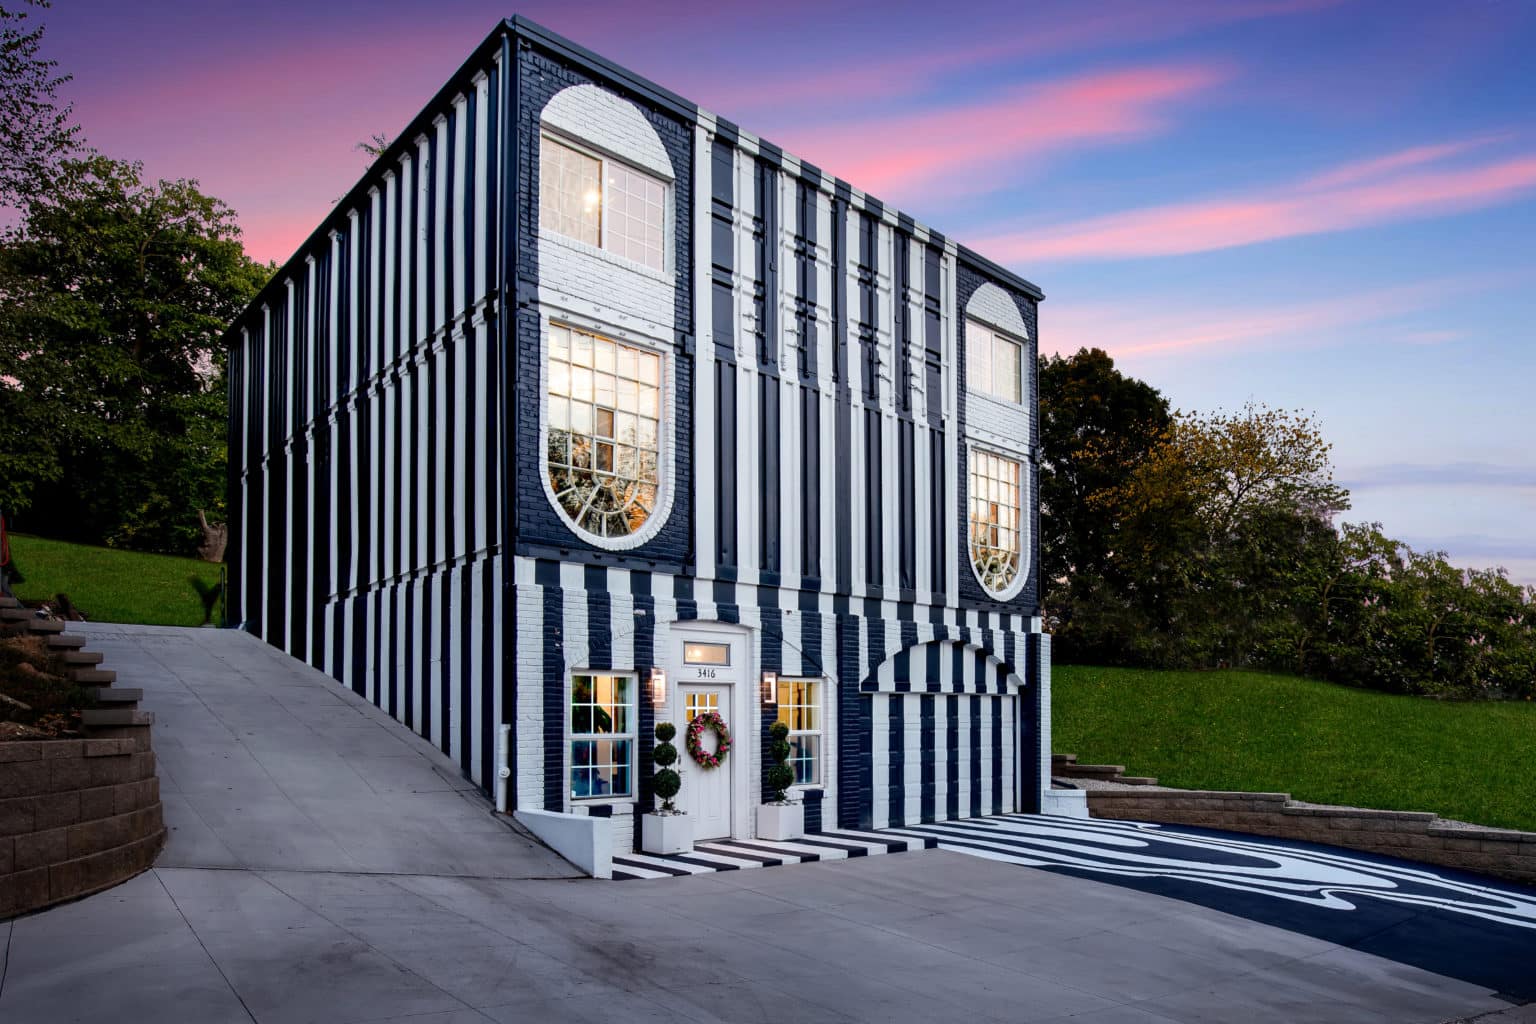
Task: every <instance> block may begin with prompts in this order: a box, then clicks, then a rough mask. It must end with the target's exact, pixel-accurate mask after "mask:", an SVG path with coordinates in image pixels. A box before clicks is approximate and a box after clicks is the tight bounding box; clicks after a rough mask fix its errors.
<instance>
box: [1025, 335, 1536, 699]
mask: <svg viewBox="0 0 1536 1024" xmlns="http://www.w3.org/2000/svg"><path fill="white" fill-rule="evenodd" d="M1040 441H1041V473H1040V476H1041V480H1040V493H1041V520H1042V523H1041V548H1042V551H1041V561H1042V564H1043V567H1044V570H1045V571H1044V572H1043V574H1042V579H1043V581H1044V594H1043V604H1044V611H1045V615H1046V620H1047V624H1048V627H1049V628H1050V629H1051V630H1052V632H1053V633H1054V634H1055V647H1054V652H1055V656H1056V657H1057V658H1059V659H1060V660H1063V661H1068V662H1074V661H1075V662H1090V663H1101V664H1115V665H1143V666H1156V667H1168V668H1201V667H1217V666H1229V665H1239V666H1255V667H1272V668H1279V669H1286V670H1290V671H1298V672H1302V673H1305V674H1309V675H1314V676H1319V677H1323V678H1327V679H1333V680H1335V681H1338V682H1344V683H1350V684H1353V685H1360V686H1371V687H1375V688H1379V689H1385V690H1391V691H1394V692H1399V693H1422V694H1433V695H1438V696H1454V697H1497V696H1505V697H1507V696H1525V697H1536V588H1528V589H1522V588H1521V587H1519V586H1517V585H1515V584H1513V583H1511V582H1510V581H1509V580H1508V578H1507V577H1506V575H1505V574H1504V572H1503V571H1502V570H1498V569H1489V570H1479V571H1471V572H1469V571H1464V570H1462V569H1458V568H1456V567H1455V566H1453V565H1452V564H1451V563H1450V561H1449V560H1448V558H1447V557H1446V555H1445V553H1444V552H1435V551H1431V552H1421V551H1414V550H1412V549H1411V548H1409V547H1407V546H1406V545H1403V544H1401V543H1399V542H1397V541H1395V540H1392V539H1391V538H1389V537H1387V536H1385V535H1384V534H1383V533H1382V532H1381V527H1380V525H1379V524H1364V525H1351V524H1345V525H1343V526H1341V527H1336V526H1335V523H1334V520H1335V518H1336V517H1337V516H1338V514H1339V513H1341V512H1343V511H1345V510H1346V509H1348V507H1349V495H1348V492H1347V491H1345V490H1344V489H1343V488H1341V487H1339V486H1338V485H1337V484H1335V483H1334V482H1333V476H1332V468H1331V460H1330V452H1331V447H1330V445H1329V444H1328V443H1327V442H1326V441H1325V440H1324V438H1323V435H1322V431H1321V429H1320V427H1319V425H1318V424H1317V423H1316V422H1315V421H1314V420H1313V419H1312V418H1311V417H1309V416H1307V415H1305V414H1303V413H1300V412H1292V411H1286V410H1275V409H1270V408H1268V407H1266V406H1263V405H1260V404H1249V405H1247V406H1244V407H1243V408H1242V409H1241V410H1239V411H1238V412H1236V413H1216V414H1212V415H1204V416H1202V415H1198V414H1195V413H1187V412H1178V413H1170V412H1169V411H1168V408H1167V404H1166V402H1164V400H1163V399H1162V396H1161V395H1159V394H1158V393H1157V392H1156V391H1155V390H1154V389H1152V388H1151V387H1149V386H1147V385H1146V384H1144V383H1142V382H1140V381H1136V380H1134V379H1132V378H1129V377H1126V376H1124V375H1123V374H1121V373H1120V371H1118V370H1117V369H1115V367H1114V362H1113V360H1111V359H1110V358H1109V356H1108V355H1106V354H1105V353H1104V352H1102V351H1100V350H1097V349H1091V350H1090V349H1085V350H1082V351H1080V352H1078V353H1076V354H1075V355H1073V356H1069V357H1061V356H1053V357H1049V358H1043V359H1042V360H1041V363H1040Z"/></svg>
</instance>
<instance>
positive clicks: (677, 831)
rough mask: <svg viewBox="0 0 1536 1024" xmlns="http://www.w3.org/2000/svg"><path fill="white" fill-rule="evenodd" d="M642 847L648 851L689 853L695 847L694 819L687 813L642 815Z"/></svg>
mask: <svg viewBox="0 0 1536 1024" xmlns="http://www.w3.org/2000/svg"><path fill="white" fill-rule="evenodd" d="M640 849H641V850H643V851H645V852H646V853H687V852H688V851H689V850H692V849H693V819H692V818H690V817H688V815H686V814H644V815H641V816H640Z"/></svg>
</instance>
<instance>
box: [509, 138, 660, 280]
mask: <svg viewBox="0 0 1536 1024" xmlns="http://www.w3.org/2000/svg"><path fill="white" fill-rule="evenodd" d="M665 199H666V185H665V184H664V183H663V182H662V181H660V180H659V179H657V178H654V177H652V176H651V175H649V174H646V173H645V172H644V171H640V170H636V169H635V168H633V167H630V166H629V165H628V164H624V163H620V162H619V161H617V160H613V159H610V158H608V157H604V156H598V155H596V154H593V153H589V152H587V151H585V150H581V149H578V148H576V147H575V146H572V145H569V144H567V143H564V142H561V141H559V140H558V139H554V138H551V137H550V136H548V135H545V136H542V137H541V139H540V149H539V228H540V230H543V231H552V232H554V233H556V234H560V235H564V236H566V237H567V238H574V239H576V240H577V241H578V242H585V243H586V244H588V245H595V246H599V247H601V248H603V249H607V250H608V251H610V252H613V253H616V254H617V255H619V256H622V257H624V258H625V259H629V260H634V261H635V262H636V263H639V264H641V265H643V266H646V267H650V268H651V269H652V270H664V269H666V245H665V231H666V226H665V220H666V218H665V215H664V207H665Z"/></svg>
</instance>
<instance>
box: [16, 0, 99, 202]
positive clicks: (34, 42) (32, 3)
mask: <svg viewBox="0 0 1536 1024" xmlns="http://www.w3.org/2000/svg"><path fill="white" fill-rule="evenodd" d="M48 6H49V4H48V2H47V0H23V5H22V6H20V7H18V6H16V5H14V4H0V206H6V207H12V208H14V207H16V206H18V205H19V204H20V203H21V202H22V201H23V200H24V199H25V198H26V197H27V196H29V195H33V194H35V193H36V192H37V191H38V190H39V189H40V188H41V187H43V186H44V185H45V184H46V182H47V180H48V177H49V176H50V174H51V172H52V170H53V169H54V167H55V166H56V165H57V163H58V161H59V160H61V159H62V158H63V157H65V156H66V155H68V154H69V153H71V152H72V151H73V150H74V149H75V147H76V146H77V145H78V143H79V134H80V128H79V126H78V125H76V124H74V123H73V122H72V121H71V112H72V108H71V107H70V106H69V105H68V104H63V105H61V104H60V101H59V97H58V90H59V86H61V85H63V84H64V83H66V82H68V81H69V77H70V76H68V75H61V74H59V73H58V62H57V61H54V60H48V59H46V58H44V57H43V56H42V55H41V52H40V51H41V47H42V41H43V26H42V25H30V24H29V23H28V22H29V16H30V15H31V14H32V13H33V12H32V11H30V10H28V8H47V7H48Z"/></svg>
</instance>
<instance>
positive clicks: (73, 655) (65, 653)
mask: <svg viewBox="0 0 1536 1024" xmlns="http://www.w3.org/2000/svg"><path fill="white" fill-rule="evenodd" d="M101 659H102V653H101V652H100V651H85V650H81V649H80V648H78V647H72V648H66V649H64V650H61V651H60V652H59V660H60V661H62V662H63V663H64V664H66V665H100V664H101Z"/></svg>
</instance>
